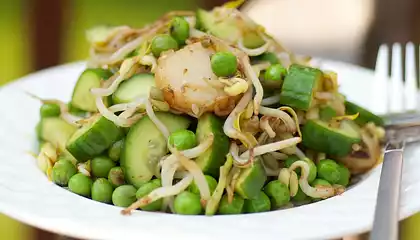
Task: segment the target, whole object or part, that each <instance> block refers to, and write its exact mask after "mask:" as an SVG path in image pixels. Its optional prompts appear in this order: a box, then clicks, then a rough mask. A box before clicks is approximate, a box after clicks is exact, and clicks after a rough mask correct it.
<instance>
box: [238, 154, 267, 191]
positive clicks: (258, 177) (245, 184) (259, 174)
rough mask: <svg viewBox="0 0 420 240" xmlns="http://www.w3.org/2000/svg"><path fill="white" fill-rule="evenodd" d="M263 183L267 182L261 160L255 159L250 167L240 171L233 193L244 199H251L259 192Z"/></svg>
mask: <svg viewBox="0 0 420 240" xmlns="http://www.w3.org/2000/svg"><path fill="white" fill-rule="evenodd" d="M242 178H246V179H242ZM241 180H243V181H241ZM265 181H267V175H266V174H265V170H264V167H263V166H262V164H261V159H260V158H256V159H255V161H254V165H253V166H252V167H249V168H246V169H244V170H242V172H241V174H240V175H239V178H238V181H237V182H236V184H235V192H236V193H237V194H239V195H240V196H241V197H243V198H245V199H253V198H255V197H257V196H258V194H259V193H260V192H261V189H262V188H263V187H264V183H265Z"/></svg>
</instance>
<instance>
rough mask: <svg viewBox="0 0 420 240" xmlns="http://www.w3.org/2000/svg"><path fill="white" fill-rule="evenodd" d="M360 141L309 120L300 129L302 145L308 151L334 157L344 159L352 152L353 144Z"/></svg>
mask: <svg viewBox="0 0 420 240" xmlns="http://www.w3.org/2000/svg"><path fill="white" fill-rule="evenodd" d="M360 141H361V140H360V139H357V138H351V137H349V136H345V135H343V134H342V133H339V132H335V131H333V130H331V129H328V131H327V130H326V128H324V127H323V126H320V125H319V124H317V123H316V121H314V120H309V121H307V122H306V124H305V125H304V126H303V128H302V144H303V145H304V146H305V147H307V148H310V149H313V150H316V151H319V152H323V153H326V154H329V155H332V156H335V157H344V156H346V155H348V154H349V153H351V152H352V150H353V149H352V146H353V144H356V143H360Z"/></svg>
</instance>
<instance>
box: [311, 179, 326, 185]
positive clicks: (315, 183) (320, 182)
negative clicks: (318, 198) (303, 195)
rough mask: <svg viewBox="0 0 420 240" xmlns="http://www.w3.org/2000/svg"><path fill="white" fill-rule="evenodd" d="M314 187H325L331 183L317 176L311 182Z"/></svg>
mask: <svg viewBox="0 0 420 240" xmlns="http://www.w3.org/2000/svg"><path fill="white" fill-rule="evenodd" d="M311 185H312V187H317V186H324V187H331V183H329V182H328V181H327V180H324V179H321V178H317V179H315V180H314V181H313V182H312V183H311Z"/></svg>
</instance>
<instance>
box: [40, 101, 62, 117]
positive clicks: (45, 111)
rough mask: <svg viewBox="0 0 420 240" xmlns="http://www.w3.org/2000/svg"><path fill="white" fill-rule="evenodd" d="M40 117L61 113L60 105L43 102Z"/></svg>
mask: <svg viewBox="0 0 420 240" xmlns="http://www.w3.org/2000/svg"><path fill="white" fill-rule="evenodd" d="M39 111H40V114H41V117H43V118H46V117H58V116H60V114H61V110H60V106H58V104H55V103H45V104H42V106H41V108H40V110H39Z"/></svg>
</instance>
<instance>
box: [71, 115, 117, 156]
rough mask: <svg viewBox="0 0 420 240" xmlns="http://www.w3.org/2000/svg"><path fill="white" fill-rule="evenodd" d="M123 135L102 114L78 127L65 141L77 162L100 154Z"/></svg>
mask: <svg viewBox="0 0 420 240" xmlns="http://www.w3.org/2000/svg"><path fill="white" fill-rule="evenodd" d="M122 135H123V133H122V130H121V128H119V127H118V126H116V125H115V124H114V123H113V122H111V121H109V120H108V119H106V118H105V117H103V116H98V117H97V118H95V119H93V120H92V121H91V122H90V123H88V124H86V125H84V126H83V127H81V128H79V129H78V130H77V131H76V132H75V133H74V134H73V135H72V136H71V138H70V139H69V141H68V142H67V150H68V151H69V152H70V153H71V154H72V155H73V156H74V157H75V158H76V159H77V161H79V162H86V161H87V160H89V159H92V158H93V157H95V156H97V155H99V154H101V153H102V152H103V151H104V150H106V149H107V148H109V147H110V146H111V145H112V144H113V143H115V142H116V141H118V140H119V139H120V138H121V136H122Z"/></svg>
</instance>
